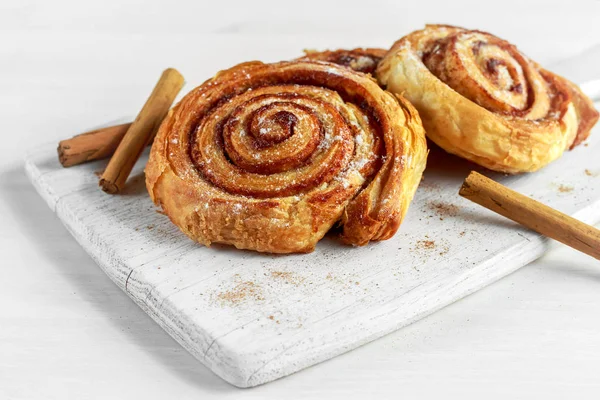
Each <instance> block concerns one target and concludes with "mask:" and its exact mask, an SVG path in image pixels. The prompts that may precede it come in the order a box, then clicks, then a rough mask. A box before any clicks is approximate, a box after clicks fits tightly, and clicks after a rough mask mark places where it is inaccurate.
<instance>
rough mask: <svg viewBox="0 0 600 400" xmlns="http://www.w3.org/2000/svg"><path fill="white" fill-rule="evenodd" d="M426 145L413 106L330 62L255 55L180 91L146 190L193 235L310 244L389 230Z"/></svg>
mask: <svg viewBox="0 0 600 400" xmlns="http://www.w3.org/2000/svg"><path fill="white" fill-rule="evenodd" d="M426 155H427V149H426V143H425V134H424V132H423V128H422V125H421V122H420V119H419V117H418V114H417V112H416V110H415V109H414V108H413V107H412V106H411V105H410V103H408V102H407V101H406V100H404V99H403V98H401V97H393V96H392V95H391V94H390V93H388V92H385V91H383V90H382V89H381V88H380V87H379V86H378V85H377V83H375V82H374V81H373V80H372V79H371V78H369V77H368V76H365V75H363V74H360V73H357V72H354V71H352V70H350V69H347V68H343V67H340V66H338V65H335V64H331V63H327V62H318V61H292V62H280V63H275V64H263V63H260V62H250V63H244V64H240V65H237V66H235V67H233V68H231V69H229V70H226V71H222V72H220V73H218V74H217V75H216V76H215V77H214V78H212V79H210V80H208V81H206V82H205V83H203V84H202V85H201V86H199V87H197V88H196V89H194V90H192V91H191V92H190V93H189V94H187V95H186V96H185V97H184V98H183V99H182V100H181V102H179V103H178V104H177V105H176V106H175V107H174V109H172V110H171V112H170V113H169V115H168V116H167V117H166V118H165V120H164V121H163V123H162V125H161V127H160V129H159V131H158V134H157V137H156V139H155V141H154V144H153V146H152V150H151V154H150V160H149V161H148V164H147V166H146V186H147V188H148V192H149V193H150V196H151V198H152V199H153V201H154V202H155V203H157V204H159V205H161V206H162V208H163V210H164V212H165V213H166V214H167V215H168V216H169V218H170V219H171V220H172V221H173V222H174V223H175V224H176V225H177V226H178V227H179V228H180V229H181V230H182V231H183V232H184V233H186V234H187V235H188V236H189V237H190V238H192V239H194V240H196V241H198V242H200V243H202V244H205V245H207V246H208V245H210V244H211V243H225V244H232V245H234V246H236V247H238V248H243V249H252V250H257V251H262V252H273V253H291V252H310V251H312V250H313V249H314V247H315V245H316V243H317V242H318V241H319V240H320V239H321V238H322V237H323V235H325V233H326V232H327V231H328V230H329V229H330V228H331V227H332V226H333V225H334V224H335V223H336V222H339V224H340V225H341V226H342V233H341V236H342V240H343V241H344V242H346V243H349V244H353V245H364V244H366V243H368V242H369V241H371V240H384V239H388V238H390V237H391V236H392V235H393V234H394V233H395V232H396V231H397V229H398V227H399V225H400V223H401V221H402V218H403V217H404V214H405V212H406V210H407V208H408V204H409V203H410V201H411V200H412V197H413V195H414V192H415V190H416V187H417V185H418V182H419V181H420V178H421V174H422V171H423V169H424V167H425V160H426Z"/></svg>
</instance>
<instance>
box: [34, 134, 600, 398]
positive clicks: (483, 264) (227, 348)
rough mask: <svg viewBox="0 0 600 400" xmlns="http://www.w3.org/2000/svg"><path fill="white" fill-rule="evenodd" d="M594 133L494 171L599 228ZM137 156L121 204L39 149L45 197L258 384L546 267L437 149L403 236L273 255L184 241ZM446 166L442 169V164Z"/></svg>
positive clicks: (181, 338)
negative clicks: (559, 154)
mask: <svg viewBox="0 0 600 400" xmlns="http://www.w3.org/2000/svg"><path fill="white" fill-rule="evenodd" d="M597 138H598V134H596V135H592V139H591V141H589V142H588V145H587V146H582V147H580V148H577V149H575V150H574V151H572V152H569V153H568V154H566V156H565V157H563V158H562V159H560V160H559V161H557V162H556V163H554V164H552V165H550V166H549V167H547V168H545V169H544V170H542V171H540V172H537V173H535V174H529V175H522V176H512V177H505V176H502V175H500V174H491V175H490V174H489V173H488V175H489V176H491V177H493V178H494V179H497V180H500V181H502V183H504V184H507V185H508V186H509V187H511V188H513V189H515V190H517V191H520V192H522V193H524V194H526V195H530V196H532V197H534V198H535V199H537V200H540V201H543V202H545V203H546V204H549V205H551V206H553V207H555V208H558V209H559V210H561V211H564V212H566V213H568V214H570V215H575V216H576V217H578V218H580V219H582V220H584V221H586V222H595V221H598V220H599V219H600V192H599V191H598V188H599V187H600V185H599V184H598V182H600V177H599V175H600V160H598V158H597V157H594V151H595V152H596V153H597V152H598V150H600V148H599V144H598V140H597ZM145 157H146V156H144V158H142V159H141V160H140V162H139V163H138V165H137V166H136V168H135V169H134V172H133V174H132V177H131V178H130V181H129V182H128V186H127V189H126V190H125V192H124V193H123V194H122V195H119V196H110V195H107V194H105V193H103V192H102V191H100V190H99V188H98V187H97V180H98V177H97V174H98V173H99V172H100V171H101V170H102V169H103V168H104V166H105V164H106V162H104V161H101V162H95V163H91V164H87V165H83V166H78V167H73V168H69V169H63V168H62V167H60V165H59V164H58V161H57V158H56V153H55V144H51V145H50V144H49V145H46V146H42V147H39V148H36V149H34V150H32V151H31V152H30V153H29V155H28V156H27V159H26V170H27V173H28V175H29V177H30V179H31V180H32V182H33V184H34V185H35V187H36V189H37V190H38V192H39V193H40V194H41V195H42V197H43V198H44V199H45V200H46V201H47V203H48V204H49V206H50V207H51V208H52V209H53V210H54V211H55V212H56V213H57V215H58V216H59V218H60V219H61V220H62V221H63V223H64V224H65V226H67V228H68V229H69V230H70V231H71V233H72V234H73V236H74V237H75V238H76V239H77V240H78V241H79V243H80V244H81V245H82V246H83V247H84V248H85V249H86V251H87V252H88V253H90V255H91V256H92V257H93V258H94V259H95V260H96V261H97V262H98V264H99V265H100V266H101V267H102V269H103V270H104V271H105V272H106V274H107V275H108V276H109V277H110V278H111V279H112V280H113V281H114V282H115V283H116V284H117V285H118V286H119V287H120V288H121V289H123V290H125V291H126V293H127V294H128V295H129V296H131V297H132V298H133V299H134V300H135V302H136V303H137V304H138V305H139V306H140V307H141V308H142V309H143V310H144V311H145V312H147V313H148V314H149V315H150V316H151V317H152V318H153V319H154V320H155V321H156V322H157V323H158V324H159V325H161V326H162V327H163V328H164V329H165V330H166V331H167V332H168V333H169V334H170V335H171V336H173V337H174V338H175V339H176V340H177V341H178V342H179V343H180V344H182V346H184V347H185V348H186V349H187V350H188V351H190V352H191V353H192V354H193V355H194V356H195V357H196V358H198V359H199V360H200V361H201V362H202V363H203V364H205V365H206V366H207V367H209V368H210V369H211V370H213V371H214V372H215V373H216V374H217V375H219V376H221V377H222V378H223V379H225V380H227V381H228V382H230V383H232V384H234V385H236V386H240V387H250V386H255V385H258V384H261V383H265V382H268V381H271V380H273V379H277V378H279V377H282V376H285V375H288V374H290V373H293V372H295V371H297V370H299V369H302V368H305V367H308V366H310V365H313V364H315V363H318V362H321V361H324V360H327V359H329V358H331V357H334V356H336V355H338V354H340V353H343V352H345V351H348V350H350V349H353V348H355V347H357V346H360V345H362V344H364V343H367V342H369V341H371V340H374V339H376V338H378V337H380V336H382V335H385V334H387V333H389V332H392V331H394V330H396V329H398V328H400V327H402V326H405V325H407V324H409V323H411V322H412V321H415V320H417V319H419V318H422V317H423V316H425V315H428V314H430V313H432V312H434V311H435V310H437V309H439V308H441V307H443V306H445V305H447V304H449V303H451V302H453V301H455V300H457V299H460V298H462V297H464V296H466V295H468V294H469V293H472V292H473V291H476V290H478V289H480V288H482V287H484V286H486V285H488V284H489V283H491V282H494V281H495V280H497V279H499V278H501V277H503V276H505V275H507V274H509V273H511V272H513V271H514V270H516V269H518V268H519V267H521V266H523V265H525V264H527V263H528V262H530V261H532V260H533V259H535V258H537V257H539V256H540V255H541V254H542V253H543V252H544V250H545V248H546V242H545V240H544V239H543V238H541V237H540V236H539V235H537V234H535V233H533V232H530V231H528V230H525V229H523V228H521V227H519V226H517V225H515V224H514V223H512V222H510V221H508V220H505V219H503V218H502V217H499V216H497V215H494V214H493V213H491V212H489V211H487V210H484V209H482V208H480V207H478V206H476V205H474V204H469V203H468V202H467V201H466V200H464V199H461V198H459V197H458V195H457V191H458V188H459V186H460V183H461V182H462V180H463V178H464V177H465V176H466V175H467V173H468V171H469V170H470V169H476V166H474V165H472V164H469V163H466V162H464V161H462V160H459V159H457V158H455V157H452V156H449V155H446V154H445V153H443V152H442V151H440V150H439V149H433V151H432V153H431V156H430V160H429V165H428V169H427V172H426V174H425V178H424V180H423V182H422V184H421V186H420V188H419V190H418V192H417V195H416V198H415V201H414V202H413V204H412V205H411V208H410V211H409V213H408V215H407V218H406V220H405V222H404V224H403V225H402V227H401V230H400V231H399V232H398V234H397V235H396V236H395V237H394V238H393V239H392V240H389V241H386V242H382V243H377V244H373V245H369V246H367V247H364V248H352V247H346V246H343V245H341V244H340V243H339V242H338V241H337V240H336V239H335V237H334V236H331V237H326V238H325V239H324V240H323V241H322V242H321V243H320V244H319V246H318V247H317V250H316V251H315V252H314V253H312V254H309V255H293V256H269V255H262V254H257V253H253V252H248V251H239V250H235V249H232V248H229V247H225V246H214V247H212V248H210V249H208V248H204V247H200V246H198V245H196V244H194V243H192V242H191V241H189V240H188V239H187V238H186V237H185V236H184V235H183V234H181V233H180V232H179V231H178V230H177V228H175V227H174V226H173V225H172V224H171V223H170V222H169V221H168V219H167V218H166V217H165V216H163V215H161V214H159V213H157V212H156V209H155V207H154V206H153V205H152V204H151V202H150V200H149V198H148V196H147V194H146V191H145V187H144V182H143V172H142V166H143V164H144V163H145V160H146V158H145ZM449 165H450V166H452V167H451V168H448V166H449Z"/></svg>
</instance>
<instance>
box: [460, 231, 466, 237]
mask: <svg viewBox="0 0 600 400" xmlns="http://www.w3.org/2000/svg"><path fill="white" fill-rule="evenodd" d="M466 233H467V232H466V231H462V232H461V233H459V234H458V236H460V237H463V236H465V234H466Z"/></svg>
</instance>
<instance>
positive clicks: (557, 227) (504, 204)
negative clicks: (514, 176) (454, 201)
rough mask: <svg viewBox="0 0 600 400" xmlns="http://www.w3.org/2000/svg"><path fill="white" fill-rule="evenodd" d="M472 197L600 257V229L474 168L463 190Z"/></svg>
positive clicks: (486, 205) (474, 200)
mask: <svg viewBox="0 0 600 400" xmlns="http://www.w3.org/2000/svg"><path fill="white" fill-rule="evenodd" d="M458 193H459V194H460V195H461V196H462V197H464V198H466V199H469V200H471V201H473V202H475V203H477V204H479V205H481V206H484V207H485V208H487V209H489V210H492V211H494V212H496V213H498V214H500V215H503V216H505V217H506V218H509V219H512V220H513V221H515V222H518V223H519V224H521V225H524V226H526V227H528V228H530V229H533V230H534V231H536V232H538V233H541V234H542V235H545V236H548V237H550V238H552V239H555V240H558V241H559V242H561V243H564V244H566V245H567V246H570V247H573V248H574V249H577V250H579V251H581V252H583V253H585V254H588V255H590V256H592V257H594V258H596V259H598V260H600V230H598V229H596V228H594V227H593V226H590V225H587V224H584V223H583V222H581V221H578V220H576V219H575V218H572V217H569V216H568V215H566V214H563V213H561V212H560V211H557V210H555V209H553V208H550V207H548V206H546V205H544V204H542V203H540V202H539V201H535V200H533V199H531V198H529V197H527V196H524V195H522V194H520V193H517V192H515V191H514V190H511V189H509V188H507V187H505V186H503V185H501V184H499V183H497V182H494V181H493V180H491V179H489V178H486V177H485V176H483V175H481V174H479V173H477V172H475V171H472V172H471V173H470V174H469V176H468V177H467V179H465V181H464V183H463V185H462V187H461V188H460V191H459V192H458Z"/></svg>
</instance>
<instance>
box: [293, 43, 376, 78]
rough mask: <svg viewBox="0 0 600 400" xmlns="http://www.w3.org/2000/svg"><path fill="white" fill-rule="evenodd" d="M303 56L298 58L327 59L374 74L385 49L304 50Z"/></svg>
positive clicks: (355, 69)
mask: <svg viewBox="0 0 600 400" xmlns="http://www.w3.org/2000/svg"><path fill="white" fill-rule="evenodd" d="M304 53H305V54H306V55H305V56H304V57H301V58H298V60H318V61H327V62H332V63H334V64H338V65H342V66H344V67H347V68H350V69H353V70H354V71H358V72H363V73H365V74H374V72H375V69H376V68H377V65H378V64H379V62H380V61H381V60H382V59H383V57H385V55H386V53H387V50H384V49H376V48H357V49H351V50H344V49H340V50H325V51H315V50H305V51H304Z"/></svg>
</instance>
